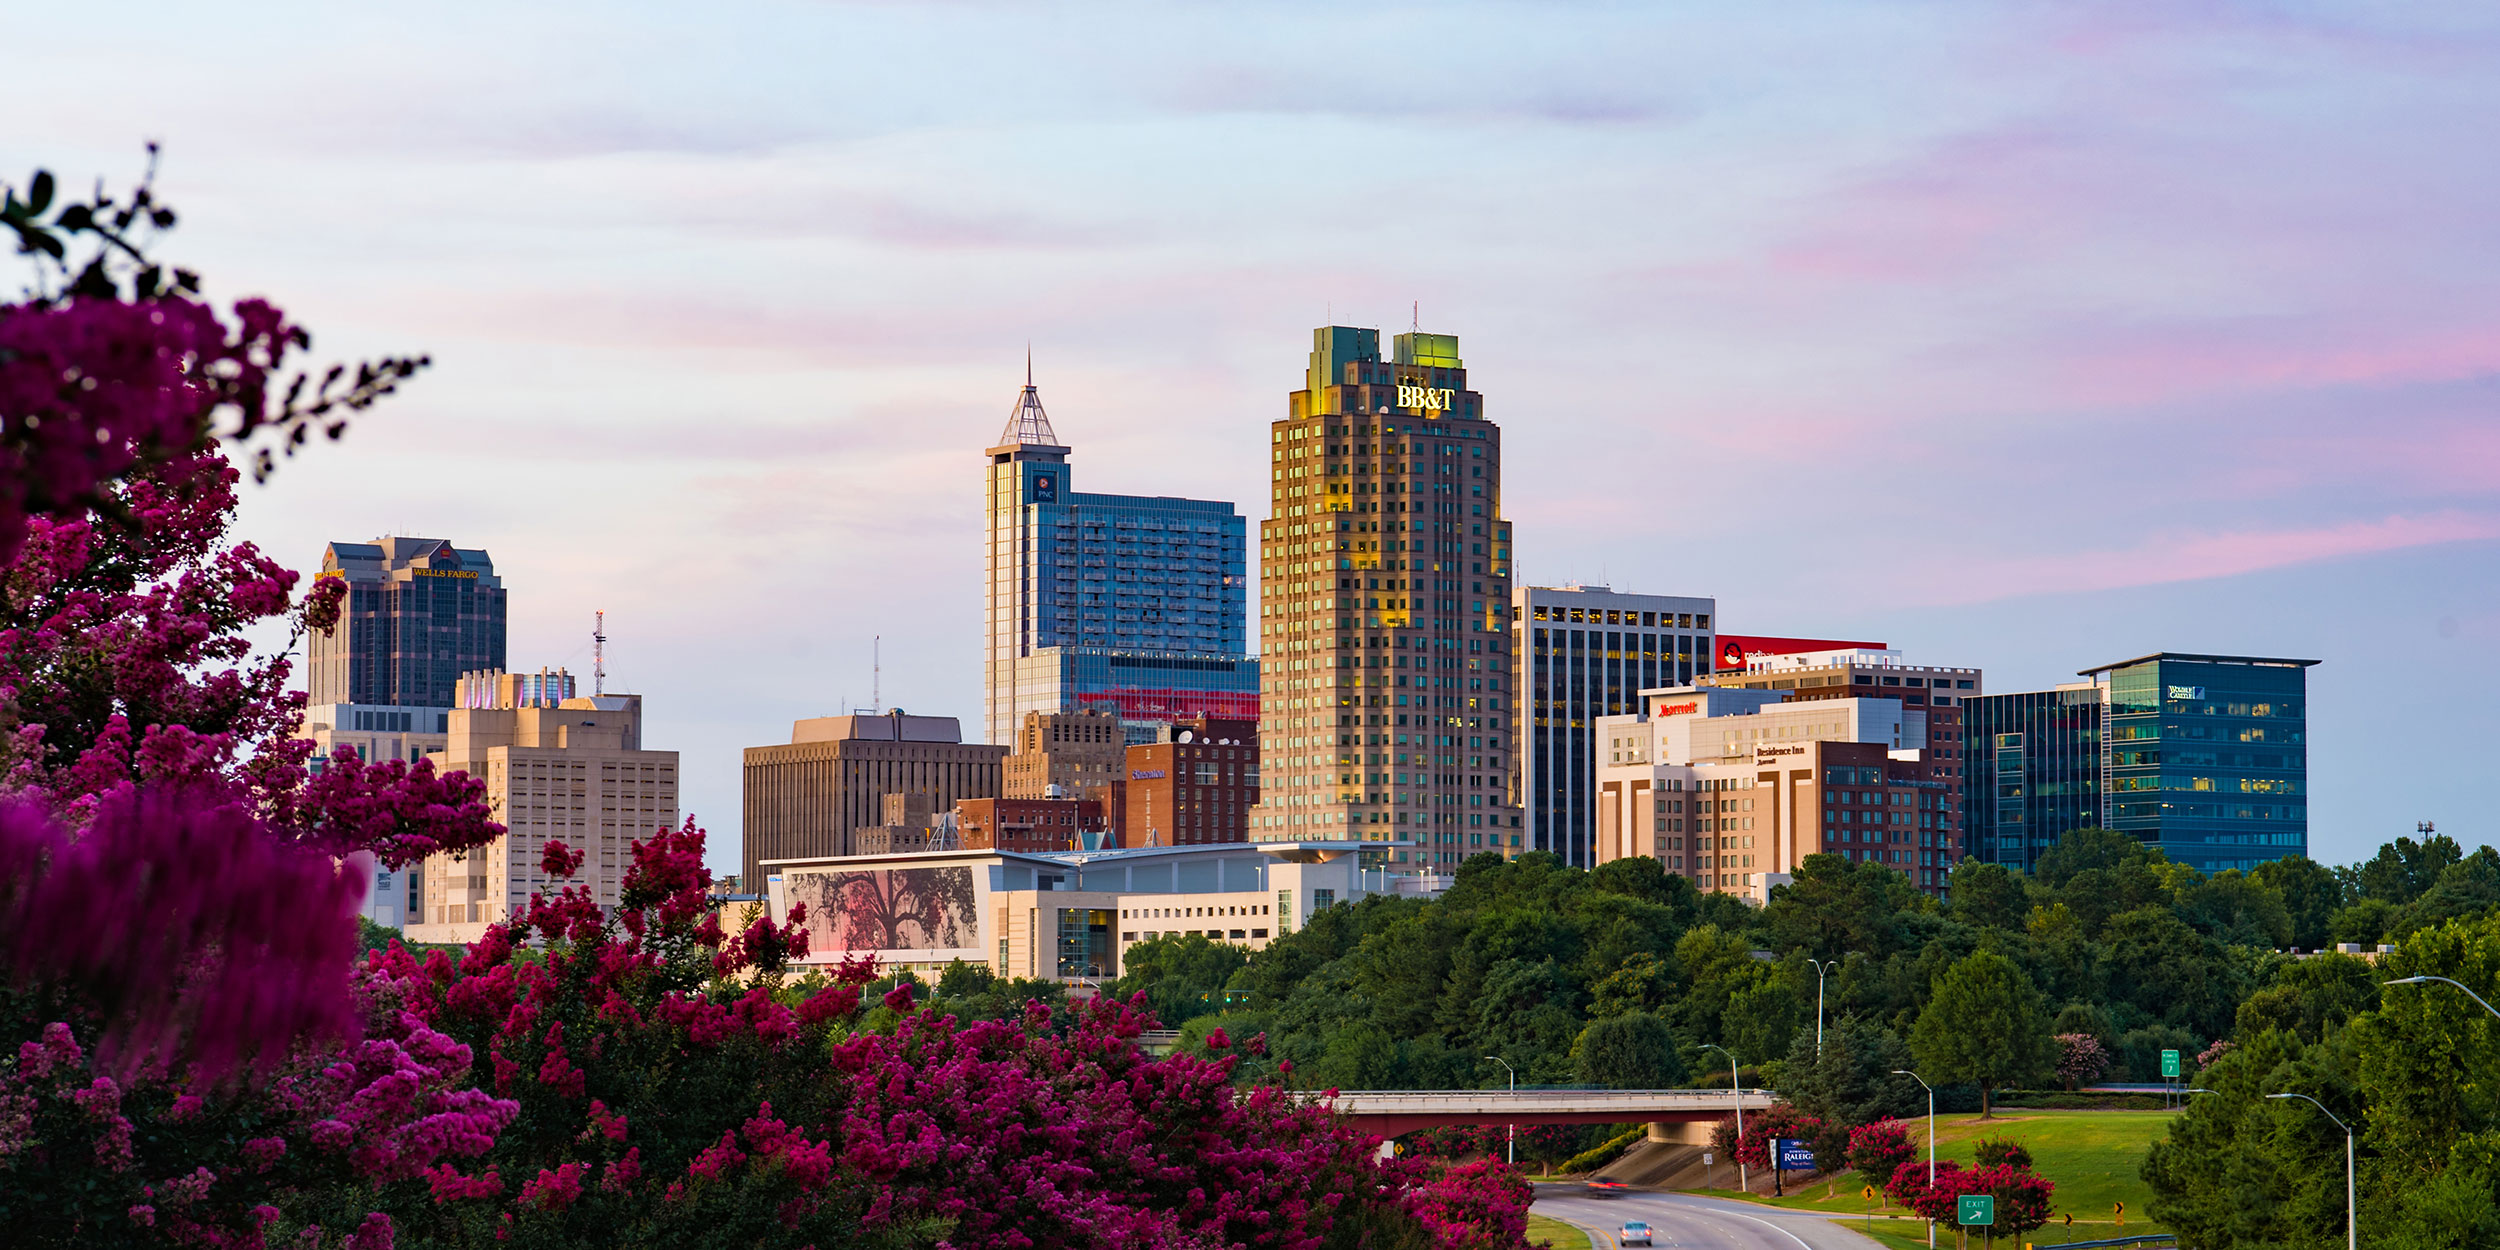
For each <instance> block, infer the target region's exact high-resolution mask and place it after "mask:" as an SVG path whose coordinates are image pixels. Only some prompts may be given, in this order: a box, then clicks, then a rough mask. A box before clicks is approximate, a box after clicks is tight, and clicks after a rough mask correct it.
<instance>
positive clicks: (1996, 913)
mask: <svg viewBox="0 0 2500 1250" xmlns="http://www.w3.org/2000/svg"><path fill="white" fill-rule="evenodd" d="M1945 897H1946V898H1947V899H1949V900H1950V902H1949V903H1948V904H1947V905H1948V907H1949V908H1950V909H1951V914H1952V916H1953V918H1954V919H1956V920H1959V921H1961V922H1962V923H1964V924H1968V925H1976V926H1978V927H1980V928H1983V929H2019V928H2021V927H2022V925H2023V917H2024V916H2025V915H2027V914H2028V913H2029V912H2030V910H2031V900H2030V899H2029V897H2028V896H2027V895H2026V894H2025V893H2024V890H2023V879H2022V877H2020V876H2019V875H2017V874H2016V873H2015V872H2014V870H2013V869H2011V868H2008V867H2006V866H2005V865H2003V864H1997V863H1990V862H1989V861H1987V860H1984V859H1970V858H1965V859H1963V860H1962V862H1961V863H1959V864H1956V865H1954V866H1953V881H1952V887H1951V889H1950V890H1948V891H1947V892H1946V895H1945Z"/></svg>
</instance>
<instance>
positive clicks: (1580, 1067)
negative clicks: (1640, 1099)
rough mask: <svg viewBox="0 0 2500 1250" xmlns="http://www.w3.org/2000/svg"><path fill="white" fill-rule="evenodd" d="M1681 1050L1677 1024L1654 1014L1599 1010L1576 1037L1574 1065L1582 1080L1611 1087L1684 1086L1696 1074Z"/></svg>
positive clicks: (1649, 1087) (1575, 1073)
mask: <svg viewBox="0 0 2500 1250" xmlns="http://www.w3.org/2000/svg"><path fill="white" fill-rule="evenodd" d="M1677 1052H1678V1041H1677V1038H1676V1036H1675V1030H1674V1029H1672V1028H1669V1027H1668V1026H1667V1022H1666V1021H1664V1020H1661V1019H1659V1018H1658V1017H1656V1016H1653V1015H1649V1014H1647V1013H1646V1012H1633V1013H1628V1014H1625V1015H1616V1016H1601V1017H1599V1018H1598V1019H1595V1020H1591V1021H1589V1025H1588V1027H1587V1028H1585V1029H1582V1030H1580V1036H1579V1038H1578V1040H1576V1041H1574V1042H1573V1043H1572V1045H1571V1067H1572V1072H1573V1074H1574V1075H1575V1076H1577V1077H1578V1078H1579V1080H1580V1081H1581V1082H1583V1083H1585V1084H1589V1085H1602V1086H1605V1087H1607V1088H1609V1089H1682V1088H1684V1087H1685V1086H1686V1085H1687V1084H1688V1083H1689V1082H1690V1081H1691V1080H1692V1074H1691V1073H1690V1072H1689V1071H1687V1070H1686V1069H1685V1066H1684V1060H1683V1057H1682V1056H1681V1055H1680V1054H1678V1053H1677Z"/></svg>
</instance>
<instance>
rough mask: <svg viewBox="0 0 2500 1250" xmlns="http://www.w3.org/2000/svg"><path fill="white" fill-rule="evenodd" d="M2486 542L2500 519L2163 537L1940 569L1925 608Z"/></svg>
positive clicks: (2453, 516)
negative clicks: (1943, 572) (1943, 573)
mask: <svg viewBox="0 0 2500 1250" xmlns="http://www.w3.org/2000/svg"><path fill="white" fill-rule="evenodd" d="M2492 539H2500V515H2493V514H2489V513H2481V512H2466V511H2455V510H2451V511H2443V512H2433V513H2425V514H2422V515H2418V516H2390V517H2386V518H2383V519H2380V520H2375V521H2348V522H2344V523H2342V524H2339V525H2328V526H2319V527H2312V528H2307V529H2283V530H2235V531H2223V532H2218V533H2171V534H2163V535H2158V536H2155V537H2153V538H2150V539H2148V540H2146V541H2144V542H2142V543H2138V544H2136V545H2134V546H2131V547H2127V548H2123V549H2119V550H2110V551H2088V552H2079V553H2074V554H2070V555H2064V556H2057V557H2053V558H2049V559H2038V558H2029V557H2020V558H2000V559H1998V560H1994V561H1976V562H1973V563H1969V564H1961V565H1955V566H1951V567H1950V568H1949V569H1948V570H1947V572H1948V573H1949V575H1950V578H1951V580H1950V581H1946V582H1940V583H1934V584H1931V585H1930V587H1929V589H1930V591H1931V592H1932V593H1931V595H1930V600H1929V601H1930V602H1934V603H1946V604H1952V603H1985V602H1989V601H1991V600H1997V599H2011V598H2017V597H2020V596H2023V595H2037V594H2067V593H2076V592H2085V591H2096V590H2115V589H2119V588H2121V587H2128V586H2152V585H2160V584H2163V583H2167V582H2189V581H2202V580H2204V579H2207V578H2215V577H2231V576H2235V575H2238V574H2242V573H2256V572H2262V571H2264V570H2267V569H2277V568H2285V567H2288V566H2291V565H2295V564H2309V563H2313V562H2315V561H2319V560H2333V559H2339V558H2343V557H2348V556H2358V555H2371V554H2374V553H2377V552H2383V551H2398V550H2403V549H2406V548H2410V547H2428V546H2434V545H2437V544H2440V543H2454V542H2477V541H2490V540H2492Z"/></svg>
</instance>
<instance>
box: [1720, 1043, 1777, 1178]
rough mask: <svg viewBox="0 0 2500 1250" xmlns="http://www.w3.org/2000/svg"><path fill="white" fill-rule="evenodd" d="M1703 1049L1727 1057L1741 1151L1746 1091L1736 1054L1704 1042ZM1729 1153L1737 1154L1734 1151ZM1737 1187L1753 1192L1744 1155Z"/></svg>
mask: <svg viewBox="0 0 2500 1250" xmlns="http://www.w3.org/2000/svg"><path fill="white" fill-rule="evenodd" d="M1701 1048H1702V1049H1703V1050H1715V1051H1717V1052H1719V1053H1720V1054H1722V1055H1725V1056H1727V1092H1728V1096H1729V1097H1731V1098H1734V1099H1735V1100H1736V1145H1737V1146H1738V1148H1739V1149H1741V1148H1743V1146H1744V1144H1745V1090H1744V1083H1743V1078H1741V1077H1739V1076H1737V1075H1736V1052H1735V1051H1732V1050H1729V1049H1728V1048H1727V1047H1725V1046H1721V1045H1719V1044H1718V1043H1716V1042H1704V1043H1702V1047H1701ZM1728 1153H1729V1154H1736V1152H1735V1151H1733V1150H1731V1151H1729V1152H1728ZM1771 1166H1772V1167H1774V1168H1776V1167H1778V1166H1779V1160H1777V1159H1773V1160H1771ZM1736 1187H1737V1188H1738V1189H1741V1190H1744V1191H1745V1192H1746V1193H1752V1192H1753V1180H1752V1178H1751V1177H1748V1176H1746V1175H1745V1158H1744V1156H1743V1155H1737V1156H1736Z"/></svg>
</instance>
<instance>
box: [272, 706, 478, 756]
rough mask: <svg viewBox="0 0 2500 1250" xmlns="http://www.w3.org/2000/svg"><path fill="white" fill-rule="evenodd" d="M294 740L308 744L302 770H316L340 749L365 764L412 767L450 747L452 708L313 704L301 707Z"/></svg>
mask: <svg viewBox="0 0 2500 1250" xmlns="http://www.w3.org/2000/svg"><path fill="white" fill-rule="evenodd" d="M297 736H298V737H302V738H309V739H311V740H312V744H313V753H312V758H311V759H310V760H308V761H306V766H307V767H308V768H310V769H311V770H312V771H313V772H316V773H318V772H320V771H321V770H322V769H323V768H324V767H326V766H327V765H328V763H329V760H330V757H331V756H332V755H334V754H335V753H337V751H338V749H339V748H340V747H346V748H347V749H349V750H351V751H354V752H355V753H356V758H358V759H360V760H364V761H367V762H368V763H378V762H380V761H382V760H399V761H401V762H403V763H410V764H413V763H415V762H417V761H418V760H421V759H424V758H425V757H426V756H428V755H431V754H433V753H435V752H437V751H440V750H442V749H443V748H444V747H446V746H449V745H450V744H451V710H450V709H449V708H440V707H391V706H388V705H384V706H374V705H371V704H362V703H317V704H314V705H312V706H311V707H307V708H305V709H304V727H303V729H302V730H301V731H300V732H299V733H298V734H297Z"/></svg>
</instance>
